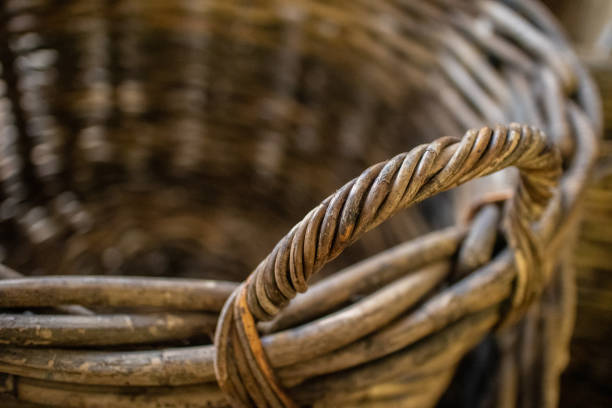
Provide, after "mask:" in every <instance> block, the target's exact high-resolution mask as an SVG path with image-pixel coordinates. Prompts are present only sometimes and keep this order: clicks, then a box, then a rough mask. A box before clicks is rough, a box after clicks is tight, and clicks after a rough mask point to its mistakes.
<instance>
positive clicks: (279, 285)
mask: <svg viewBox="0 0 612 408" xmlns="http://www.w3.org/2000/svg"><path fill="white" fill-rule="evenodd" d="M509 166H515V167H517V168H518V169H519V172H520V180H519V183H518V187H517V189H516V191H515V193H514V195H513V196H512V198H511V200H510V203H509V205H508V206H507V207H506V213H505V217H504V223H505V232H506V236H507V238H508V242H509V246H510V247H511V248H512V249H513V251H514V262H515V266H516V270H517V279H516V285H515V290H514V294H513V299H512V304H513V306H514V308H520V307H521V306H524V305H525V304H528V303H530V302H531V300H533V298H534V297H535V296H536V295H537V293H539V291H540V289H541V286H543V282H544V281H545V277H543V276H537V275H538V274H544V273H545V272H543V270H544V269H545V268H542V267H540V266H541V265H538V262H541V260H542V251H543V245H542V242H540V241H541V239H539V237H538V235H537V233H536V231H535V230H534V229H533V227H532V226H533V223H534V222H535V221H537V220H538V219H539V218H540V216H541V215H542V213H543V210H544V208H545V206H546V205H547V203H548V201H549V199H550V198H551V196H552V195H553V189H554V187H555V186H556V185H557V183H558V179H559V177H560V174H561V156H560V154H559V151H558V149H557V148H555V147H552V146H551V145H550V144H548V143H547V140H546V137H545V135H544V134H543V132H541V131H540V130H538V129H534V128H532V127H528V126H522V125H518V124H511V125H510V126H509V127H504V126H497V127H495V129H490V128H488V127H485V128H482V129H480V130H469V131H467V132H466V134H465V135H464V137H463V138H461V139H458V138H454V137H443V138H441V139H438V140H436V141H434V142H432V143H429V144H424V145H420V146H418V147H416V148H414V149H413V150H411V151H410V152H408V153H402V154H399V155H397V156H395V157H394V158H392V159H390V160H388V161H386V162H382V163H378V164H375V165H373V166H372V167H370V168H368V169H367V170H365V171H364V172H363V173H362V174H361V175H360V176H359V177H357V178H355V179H353V180H351V181H350V182H348V183H347V184H345V185H344V186H343V187H342V188H340V189H339V190H337V191H336V192H335V193H334V194H332V195H331V196H329V197H328V198H326V199H325V200H324V201H323V202H322V203H321V204H320V205H319V206H317V207H316V208H314V209H313V210H312V211H310V212H309V213H308V214H307V215H306V216H305V217H304V219H302V221H300V222H299V223H298V224H297V225H295V226H294V227H293V229H291V231H290V232H289V233H288V234H287V235H286V236H285V237H284V238H283V239H282V240H281V241H280V242H279V243H278V244H277V245H276V247H275V248H274V250H273V251H272V252H271V253H270V254H269V255H268V256H267V257H266V258H265V259H264V260H263V261H262V262H261V263H260V264H259V265H258V266H257V268H256V269H255V271H253V273H251V275H250V276H249V278H248V279H247V281H246V282H245V283H243V284H242V285H241V286H240V287H239V288H237V289H236V291H235V292H234V293H233V294H232V296H230V298H228V300H227V301H226V303H225V306H224V307H223V310H222V311H221V315H220V317H219V322H218V324H217V330H216V332H215V344H216V351H217V355H216V358H215V372H216V375H217V381H218V382H219V386H220V387H221V389H222V390H223V391H224V392H225V394H226V395H227V396H228V399H229V402H230V403H231V404H232V405H233V406H237V407H238V406H248V404H249V401H253V402H255V403H256V405H257V406H271V407H274V406H279V407H280V406H295V404H293V403H292V401H291V400H290V398H289V397H288V396H287V395H286V394H285V393H284V391H283V390H282V388H281V386H280V385H279V383H278V381H277V380H276V379H275V376H274V373H273V371H272V368H271V366H270V364H269V363H268V361H267V358H266V356H265V353H264V350H263V346H262V344H261V341H260V340H259V336H258V333H257V328H256V322H257V321H261V320H269V319H271V318H273V317H274V316H275V315H276V314H278V312H279V311H280V310H281V309H282V308H283V307H284V306H285V305H286V304H287V303H288V302H289V300H290V299H292V298H293V297H294V296H295V295H296V294H297V293H298V292H305V291H306V290H307V288H308V286H307V282H308V280H309V278H310V277H311V276H312V275H314V274H315V273H317V272H318V271H319V270H321V269H322V268H323V266H324V265H325V264H326V263H328V262H329V261H331V260H332V259H334V258H336V257H337V256H338V255H339V254H340V253H341V252H342V251H343V250H344V249H345V248H347V247H348V246H349V245H351V244H352V243H354V242H355V241H356V240H358V239H359V238H360V237H361V236H362V235H363V234H364V233H366V232H367V231H369V230H371V229H373V228H374V227H376V226H378V225H380V224H381V223H382V222H384V221H385V220H387V219H388V218H390V217H391V216H393V215H394V214H396V213H397V212H399V211H400V210H402V209H405V208H407V207H409V206H411V205H413V204H415V203H418V202H420V201H423V200H424V199H426V198H428V197H431V196H432V195H434V194H436V193H439V192H442V191H445V190H448V189H450V188H452V187H455V186H458V185H460V184H462V183H465V182H467V181H469V180H471V179H474V178H477V177H481V176H485V175H488V174H491V173H493V172H496V171H499V170H501V169H504V168H506V167H509ZM531 275H534V276H531ZM230 350H231V351H232V356H231V357H232V358H230V356H229V352H230ZM230 372H231V373H232V374H233V375H230ZM238 377H239V378H238Z"/></svg>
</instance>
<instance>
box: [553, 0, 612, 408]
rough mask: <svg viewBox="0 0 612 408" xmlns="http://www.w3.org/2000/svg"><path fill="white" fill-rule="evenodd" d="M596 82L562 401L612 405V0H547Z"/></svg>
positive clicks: (567, 404)
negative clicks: (593, 138)
mask: <svg viewBox="0 0 612 408" xmlns="http://www.w3.org/2000/svg"><path fill="white" fill-rule="evenodd" d="M546 3H547V5H548V6H549V7H550V8H551V9H552V10H553V11H554V13H555V14H556V15H557V17H558V19H559V20H560V22H561V24H562V25H563V26H564V29H565V30H566V32H567V33H568V35H569V37H570V39H571V40H572V42H573V43H574V47H575V49H576V51H577V52H578V53H579V56H580V57H581V58H582V60H583V61H584V62H585V64H586V65H587V66H588V67H589V69H590V70H591V73H592V75H593V78H594V79H595V81H596V82H597V84H598V86H599V89H600V92H601V97H602V102H603V110H604V126H605V128H604V141H603V144H602V146H601V150H600V152H601V153H600V156H601V157H600V160H599V163H598V166H597V167H596V169H595V174H594V176H593V184H592V186H591V188H590V190H589V192H588V194H587V202H586V211H585V220H584V224H583V228H582V235H581V237H580V244H579V245H578V249H577V253H576V267H577V279H578V314H577V318H576V327H575V331H574V337H573V340H572V345H571V360H570V367H569V369H568V370H567V371H566V373H565V375H564V377H563V385H562V387H561V399H560V401H561V406H562V407H567V408H569V407H581V406H588V407H610V406H612V388H611V385H610V383H611V381H610V380H612V353H611V352H610V348H611V346H612V343H611V340H610V339H611V338H612V239H611V238H612V234H611V233H610V231H612V194H611V193H612V177H611V173H612V171H611V169H612V164H611V163H610V158H611V157H612V55H611V52H610V51H611V50H612V1H610V0H580V1H575V0H546Z"/></svg>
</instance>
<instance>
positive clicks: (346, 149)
mask: <svg viewBox="0 0 612 408" xmlns="http://www.w3.org/2000/svg"><path fill="white" fill-rule="evenodd" d="M66 7H68V9H70V10H72V13H66V9H62V8H58V10H54V9H53V8H49V9H45V10H44V13H45V14H44V18H42V17H41V16H42V15H43V14H42V13H41V14H40V15H38V14H37V10H34V11H32V14H31V15H30V14H28V12H27V11H26V12H25V13H24V14H25V15H26V16H29V17H31V18H32V19H33V21H34V22H35V26H34V29H33V33H32V36H31V37H30V38H29V40H28V39H27V38H26V39H25V40H24V39H21V41H22V43H23V44H21V45H18V46H17V47H13V48H10V47H8V46H4V45H3V46H4V47H5V48H4V49H3V50H2V53H1V55H0V57H1V58H2V61H3V63H4V66H5V67H7V69H5V72H4V75H5V78H6V79H7V81H6V85H7V88H6V96H7V97H8V100H21V101H24V103H22V104H14V105H12V106H10V109H11V110H12V112H13V114H14V118H15V120H14V123H13V124H12V125H13V128H12V129H14V130H15V133H16V134H17V135H18V137H17V138H16V141H15V148H16V150H17V151H18V152H19V153H20V154H21V156H22V157H24V158H26V160H25V162H24V166H23V172H22V174H23V178H24V180H25V181H26V182H25V183H22V185H20V186H19V188H18V189H13V190H11V189H10V188H8V189H5V192H4V194H5V195H6V196H7V197H5V198H6V199H7V200H3V201H5V203H7V204H5V213H9V214H14V217H6V221H5V222H3V224H4V225H3V227H6V228H3V230H2V231H3V235H4V237H3V239H2V240H3V242H4V253H5V255H6V256H5V260H4V261H5V262H6V263H7V264H8V265H9V266H11V267H13V268H15V269H16V270H19V271H21V272H23V273H25V274H129V275H157V276H166V275H170V276H197V277H209V278H215V279H227V280H241V279H243V278H244V277H245V276H246V275H247V274H248V273H249V272H250V271H251V270H252V269H253V268H254V267H255V266H256V265H257V263H258V262H259V261H260V260H261V259H263V258H264V257H265V255H266V254H267V253H268V252H269V251H270V250H271V249H272V248H273V246H274V244H275V243H276V242H277V241H278V240H279V239H280V238H281V237H282V236H283V235H284V234H285V233H286V232H288V231H289V230H290V228H291V227H292V226H293V225H294V224H295V223H296V222H297V221H299V220H300V219H301V218H302V217H303V216H304V215H305V214H306V213H307V212H308V211H310V209H312V208H313V207H314V206H316V205H317V204H318V203H319V202H321V201H322V200H323V199H324V198H325V197H326V196H328V195H329V194H331V193H332V192H333V191H335V189H336V188H339V187H340V186H341V185H343V184H344V183H345V182H347V181H348V180H350V179H351V178H353V177H355V176H357V175H358V174H359V173H360V172H361V171H362V170H363V169H365V168H366V167H367V166H369V165H371V164H374V163H376V162H378V161H381V160H384V159H387V158H390V157H392V156H394V155H395V154H397V153H400V152H403V151H407V150H409V149H410V148H411V147H413V146H415V145H416V144H418V143H421V142H425V141H426V140H428V139H430V138H432V137H437V136H441V135H442V134H441V133H440V132H439V130H436V129H435V126H432V127H429V128H428V127H427V123H424V121H426V120H424V119H423V117H422V115H421V111H422V110H423V109H424V107H427V106H429V107H431V106H430V105H431V103H432V102H431V101H429V95H426V94H425V93H424V92H423V91H422V90H421V89H422V84H418V83H415V82H414V80H413V78H411V77H409V75H408V74H407V72H409V71H410V65H411V64H412V62H411V61H410V60H409V59H407V58H406V56H401V55H396V54H394V53H393V52H391V51H389V50H387V49H386V48H385V46H384V41H383V42H382V43H375V42H368V41H371V40H373V38H374V37H375V36H374V34H372V33H371V32H368V29H369V28H368V27H359V26H356V25H349V23H347V25H342V24H331V23H330V22H329V21H326V20H325V19H324V18H321V17H319V18H321V20H320V21H319V24H318V25H314V26H315V27H317V29H316V30H314V31H313V30H306V29H303V28H302V27H301V24H300V19H301V18H304V17H303V16H299V15H294V14H292V13H293V12H292V11H291V10H289V9H288V10H280V13H281V14H280V15H279V16H275V17H271V19H272V22H268V23H269V24H268V25H269V26H268V28H267V29H266V30H257V22H253V20H251V19H250V17H249V15H248V14H245V15H242V16H241V15H233V16H232V18H231V19H229V17H228V16H224V15H223V13H222V12H221V11H219V13H220V14H219V15H218V16H217V15H215V18H214V19H212V18H209V19H205V18H203V15H202V14H199V13H198V12H197V10H195V11H194V10H189V9H186V8H182V7H180V6H173V5H144V4H142V5H140V6H139V7H140V8H139V9H133V8H132V7H136V6H135V5H134V4H132V6H129V5H127V6H125V8H123V7H119V6H118V7H112V8H109V10H106V12H108V13H111V15H112V16H113V17H114V18H115V20H114V24H112V25H110V26H107V25H105V24H103V21H102V20H100V19H97V18H96V16H95V15H94V14H92V15H88V14H87V12H86V11H84V10H81V9H80V8H79V6H78V2H74V4H73V3H70V4H69V5H67V6H66ZM71 8H72V9H71ZM158 8H162V9H163V8H166V10H165V13H160V12H159V11H160V10H158ZM38 12H41V10H38ZM178 18H180V19H181V21H182V24H180V25H177V24H174V19H178ZM312 18H315V17H312ZM68 19H70V21H68ZM275 19H276V20H275ZM13 21H14V22H15V21H16V20H13ZM15 24H19V21H16V22H15ZM9 28H10V26H9ZM8 34H9V35H10V34H11V33H10V32H9V33H8ZM377 35H379V36H380V33H378V34H377ZM379 39H381V38H379ZM382 39H383V40H384V38H382ZM28 41H30V42H31V44H29V43H28ZM19 46H21V47H26V48H27V47H35V48H36V49H37V53H35V54H34V56H29V57H28V58H29V60H28V59H24V57H23V56H21V55H20V52H21V51H20V48H19ZM28 55H29V54H28ZM27 64H37V66H36V72H37V73H38V74H37V75H38V77H37V78H38V79H39V80H40V81H43V83H44V86H42V87H33V88H32V90H31V89H29V88H27V87H25V89H24V86H23V83H24V81H27V80H28V78H30V77H29V76H28V75H30V74H31V73H30V71H29V70H28V69H27V67H28V65H27ZM23 66H25V67H26V68H23ZM11 67H12V68H11ZM24 78H25V79H24ZM31 81H34V79H31ZM28 101H29V102H28ZM40 112H44V115H42V117H40V116H41V114H40ZM452 120H453V119H452V118H448V121H452ZM424 128H426V129H427V132H429V133H427V132H423V131H422V130H423V129H424ZM39 134H42V135H43V136H40V137H41V138H44V137H46V138H50V139H53V140H54V141H56V142H57V148H56V149H55V150H54V151H52V152H50V151H48V150H45V149H44V148H40V147H39V146H37V145H36V143H37V142H36V140H37V139H36V138H37V137H38V135H39ZM457 136H458V135H457ZM11 195H13V196H14V197H12V196H11ZM13 198H14V199H13ZM12 199H13V200H12ZM449 205H450V204H448V203H446V202H445V200H444V199H440V200H438V201H437V204H433V205H431V204H428V207H427V209H426V212H427V211H428V212H429V213H430V214H431V215H433V216H432V217H430V218H431V219H432V220H433V224H434V225H436V226H439V225H444V224H448V223H449V221H450V219H451V218H452V214H451V213H450V212H449V211H447V210H448V208H449V207H448V206H449ZM443 213H445V214H446V215H445V216H441V214H443ZM425 218H426V217H424V216H423V215H422V214H421V213H420V212H418V211H416V210H415V211H408V212H406V213H405V214H401V215H400V216H398V217H396V219H394V220H393V221H392V222H390V223H388V225H386V226H384V227H383V228H382V229H380V230H377V231H375V232H372V233H370V234H369V235H368V236H367V237H366V238H364V240H363V242H361V243H359V244H357V245H356V247H355V248H352V249H351V250H349V251H348V252H347V254H346V256H344V257H342V258H341V260H339V261H338V263H336V264H335V265H333V266H332V267H331V268H330V269H337V268H338V267H341V266H342V265H346V264H350V263H353V262H355V261H356V260H358V259H362V258H364V257H366V256H369V255H371V254H373V253H376V252H379V251H380V250H383V249H385V248H388V247H390V246H392V245H395V244H397V243H399V242H402V241H405V240H407V239H410V238H413V237H415V236H418V235H420V234H421V233H423V232H424V231H426V230H427V229H428V227H427V221H426V220H425ZM15 220H18V221H17V222H15Z"/></svg>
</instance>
